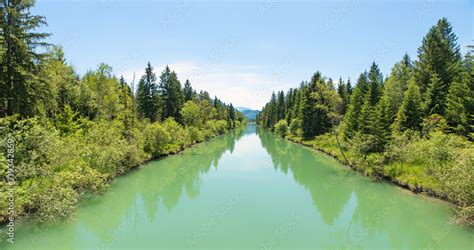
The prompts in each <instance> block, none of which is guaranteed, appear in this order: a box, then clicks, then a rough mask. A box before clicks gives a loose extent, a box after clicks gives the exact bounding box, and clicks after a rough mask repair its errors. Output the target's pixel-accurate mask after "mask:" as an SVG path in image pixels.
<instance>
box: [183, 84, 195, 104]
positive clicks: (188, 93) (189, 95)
mask: <svg viewBox="0 0 474 250" xmlns="http://www.w3.org/2000/svg"><path fill="white" fill-rule="evenodd" d="M193 93H194V90H193V87H192V86H191V83H190V82H189V80H188V79H186V82H185V83H184V87H183V95H184V102H187V101H191V100H192V99H193Z"/></svg>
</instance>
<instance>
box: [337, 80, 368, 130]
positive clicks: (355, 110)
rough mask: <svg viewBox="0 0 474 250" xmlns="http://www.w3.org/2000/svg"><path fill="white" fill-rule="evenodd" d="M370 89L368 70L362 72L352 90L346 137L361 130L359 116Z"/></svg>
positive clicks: (345, 122)
mask: <svg viewBox="0 0 474 250" xmlns="http://www.w3.org/2000/svg"><path fill="white" fill-rule="evenodd" d="M368 89H369V86H368V80H367V72H364V73H362V74H360V76H359V78H358V80H357V85H356V86H355V88H354V91H353V92H352V95H351V99H350V104H349V107H348V108H347V113H346V115H345V116H344V120H343V123H344V125H343V128H344V129H343V133H344V137H345V138H351V137H352V136H353V135H354V133H355V132H357V131H358V130H359V116H360V113H361V110H362V105H363V104H364V100H365V97H366V94H367V91H368Z"/></svg>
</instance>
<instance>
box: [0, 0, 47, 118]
mask: <svg viewBox="0 0 474 250" xmlns="http://www.w3.org/2000/svg"><path fill="white" fill-rule="evenodd" d="M34 4H35V2H34V1H14V0H3V1H1V2H0V20H1V22H0V25H1V28H0V37H2V43H1V45H2V48H1V49H0V50H1V51H2V56H1V60H2V61H1V62H0V67H1V69H0V71H1V72H2V74H1V75H0V115H2V116H5V115H13V114H16V113H18V114H20V115H22V116H26V115H33V114H34V113H35V109H36V108H37V105H36V103H37V102H39V101H41V100H42V98H43V97H45V93H46V92H47V91H48V90H47V89H46V88H47V86H45V85H43V84H41V82H39V81H38V77H37V75H38V72H39V68H38V62H41V61H42V60H43V59H44V55H45V54H44V53H40V52H38V51H40V50H38V48H41V47H45V46H47V45H48V44H47V43H45V42H43V41H44V39H45V38H47V37H48V36H49V34H47V33H40V32H36V30H37V29H38V28H40V27H41V26H43V25H46V21H45V18H44V17H42V16H38V15H33V14H32V13H31V12H30V8H32V7H33V6H34Z"/></svg>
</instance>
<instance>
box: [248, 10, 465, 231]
mask: <svg viewBox="0 0 474 250" xmlns="http://www.w3.org/2000/svg"><path fill="white" fill-rule="evenodd" d="M473 77H474V58H473V51H472V46H469V47H468V53H467V54H466V55H465V56H464V58H463V57H462V56H461V53H460V48H459V45H458V44H457V37H456V35H455V34H454V33H453V31H452V27H451V24H450V23H449V22H448V21H447V20H446V19H445V18H443V19H440V20H439V21H438V23H437V24H436V25H434V26H433V27H432V28H431V29H430V30H429V32H428V34H427V35H426V36H425V37H424V38H423V41H422V45H421V46H420V48H419V49H418V58H417V60H416V61H414V62H412V61H411V59H410V58H409V56H408V55H405V56H404V57H403V58H402V60H401V61H400V62H398V63H396V64H395V66H394V67H393V68H392V71H391V74H390V76H389V77H388V78H386V79H384V78H383V76H382V74H381V73H380V70H379V68H378V66H377V64H376V63H375V62H374V63H372V65H371V67H370V69H369V71H368V72H367V71H366V72H363V73H361V74H360V76H359V77H358V79H357V82H356V84H355V85H354V86H352V84H351V83H350V80H348V81H347V82H344V81H342V80H339V84H338V86H337V88H336V87H335V86H334V85H333V82H332V80H331V79H327V78H324V77H322V75H321V73H319V72H317V73H315V74H314V75H313V77H312V78H311V80H310V81H309V82H303V83H301V85H300V87H299V88H295V89H290V90H289V91H288V92H286V93H284V92H283V91H280V92H278V93H277V94H273V95H272V97H271V99H270V102H268V103H267V104H266V105H265V107H264V108H263V110H262V112H261V113H260V114H259V116H258V119H257V122H258V124H259V125H260V126H261V127H264V128H267V129H271V130H274V131H275V132H276V133H277V134H279V135H282V136H287V137H288V138H289V139H292V140H295V141H299V142H302V143H304V144H307V145H310V146H314V147H316V148H318V149H321V150H323V151H325V152H328V153H330V154H332V155H334V156H336V157H338V158H339V159H340V160H341V161H343V162H345V163H348V164H350V165H352V166H355V167H356V168H357V169H359V170H360V171H362V172H364V173H365V174H367V175H370V176H374V177H382V178H384V177H385V178H390V179H392V180H393V181H395V182H397V183H399V184H401V185H405V186H408V187H409V188H410V189H412V190H415V191H425V192H429V193H431V194H434V195H437V196H440V197H443V198H446V199H448V200H450V201H452V202H454V203H456V204H458V205H459V206H460V207H462V208H463V209H461V211H462V212H461V213H460V214H461V215H462V216H463V217H462V219H464V221H467V222H468V223H471V224H472V223H473V221H474V213H473V211H474V209H473V208H474V186H473V183H474V164H473V163H474V160H473V156H474V147H473V143H472V141H473V140H474V78H473ZM283 121H285V123H286V124H290V126H289V130H288V132H285V133H284V134H282V133H283V131H284V130H283V129H282V122H283ZM285 131H286V130H285ZM339 135H340V136H339Z"/></svg>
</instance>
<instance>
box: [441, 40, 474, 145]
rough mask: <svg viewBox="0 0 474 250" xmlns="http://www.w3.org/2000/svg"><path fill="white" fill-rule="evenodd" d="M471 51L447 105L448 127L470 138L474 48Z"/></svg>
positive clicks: (473, 122) (473, 121) (473, 116)
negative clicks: (473, 51)
mask: <svg viewBox="0 0 474 250" xmlns="http://www.w3.org/2000/svg"><path fill="white" fill-rule="evenodd" d="M470 50H471V51H469V52H468V53H467V54H466V57H465V60H464V63H463V68H462V69H463V73H462V74H461V76H460V77H458V78H457V79H455V80H454V81H453V83H452V84H451V86H450V88H449V93H448V97H447V104H446V118H447V121H448V125H449V126H450V127H451V129H452V130H453V131H454V132H456V133H458V134H460V135H463V136H468V137H469V135H470V134H472V133H473V132H474V56H473V54H472V47H470ZM470 139H471V140H473V139H474V138H472V137H471V138H470Z"/></svg>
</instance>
